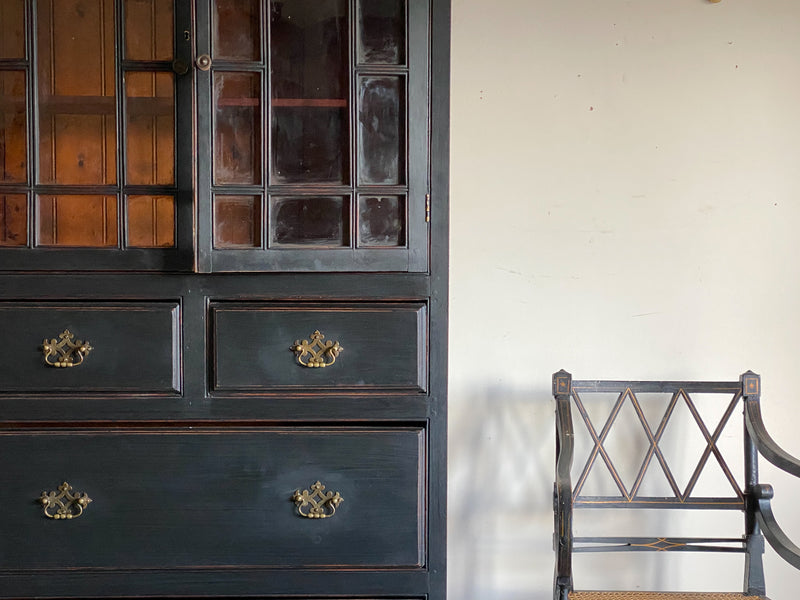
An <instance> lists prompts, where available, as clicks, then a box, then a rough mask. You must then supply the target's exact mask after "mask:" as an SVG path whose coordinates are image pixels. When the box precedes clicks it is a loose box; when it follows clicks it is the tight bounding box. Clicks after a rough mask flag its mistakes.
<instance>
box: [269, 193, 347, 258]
mask: <svg viewBox="0 0 800 600" xmlns="http://www.w3.org/2000/svg"><path fill="white" fill-rule="evenodd" d="M270 216H271V218H270V230H271V238H272V245H274V246H280V245H308V246H325V247H336V246H339V247H341V246H349V245H350V202H349V199H348V198H347V197H345V196H322V197H313V198H272V199H271V206H270Z"/></svg>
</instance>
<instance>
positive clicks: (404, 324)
mask: <svg viewBox="0 0 800 600" xmlns="http://www.w3.org/2000/svg"><path fill="white" fill-rule="evenodd" d="M211 315H212V323H213V347H214V350H213V365H212V373H213V375H212V381H213V389H214V391H217V392H221V393H237V392H245V393H246V392H248V391H250V392H268V391H297V392H315V391H333V392H336V391H358V392H366V393H369V392H370V391H378V392H379V391H394V392H400V393H404V392H405V393H420V392H424V391H425V390H426V389H427V328H428V322H427V310H426V305H425V304H422V303H396V302H384V303H372V304H323V305H313V306H312V305H299V306H298V305H297V304H295V305H283V304H269V303H263V304H244V303H234V302H224V303H223V302H220V303H214V304H212V306H211ZM316 334H319V335H320V336H322V337H320V339H319V342H316V343H315V340H314V336H315V335H316ZM303 344H305V346H304V347H305V348H306V349H307V351H306V352H303V351H301V350H299V349H298V348H297V346H298V345H303ZM328 344H332V345H334V346H333V348H332V350H330V351H329V350H327V348H326V345H328ZM315 358H316V360H317V362H316V363H315V362H314V360H315ZM315 364H316V365H318V366H316V367H315V366H314V365H315ZM309 365H310V366H309Z"/></svg>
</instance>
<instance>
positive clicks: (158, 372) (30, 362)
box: [0, 301, 181, 394]
mask: <svg viewBox="0 0 800 600" xmlns="http://www.w3.org/2000/svg"><path fill="white" fill-rule="evenodd" d="M0 331H2V332H3V337H4V339H5V343H4V344H3V345H2V347H0V381H2V386H1V387H0V389H1V390H2V393H8V392H12V393H14V392H17V393H19V392H23V393H27V392H65V393H78V392H79V393H87V392H88V393H91V392H142V393H169V394H175V393H177V392H179V391H180V362H181V361H180V306H179V304H178V303H177V302H169V301H164V302H161V301H156V302H124V303H111V302H35V303H34V302H20V303H16V302H3V303H0Z"/></svg>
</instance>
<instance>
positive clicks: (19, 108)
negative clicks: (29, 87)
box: [0, 96, 25, 113]
mask: <svg viewBox="0 0 800 600" xmlns="http://www.w3.org/2000/svg"><path fill="white" fill-rule="evenodd" d="M24 110H25V98H24V97H23V96H0V113H18V112H23V111H24Z"/></svg>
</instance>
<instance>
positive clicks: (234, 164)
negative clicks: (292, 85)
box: [213, 71, 261, 185]
mask: <svg viewBox="0 0 800 600" xmlns="http://www.w3.org/2000/svg"><path fill="white" fill-rule="evenodd" d="M260 124H261V76H260V75H259V74H258V73H234V72H221V71H217V72H215V73H214V138H213V140H214V141H213V143H214V153H213V155H214V167H213V172H214V183H216V184H217V185H220V184H258V183H260V181H261V127H260Z"/></svg>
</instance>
